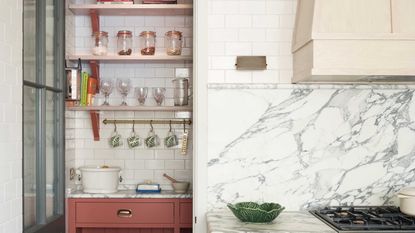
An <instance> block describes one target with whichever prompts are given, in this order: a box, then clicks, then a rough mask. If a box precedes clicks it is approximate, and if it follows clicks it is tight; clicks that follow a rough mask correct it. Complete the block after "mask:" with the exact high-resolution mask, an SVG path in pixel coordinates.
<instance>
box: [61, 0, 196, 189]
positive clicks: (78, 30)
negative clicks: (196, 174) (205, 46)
mask: <svg viewBox="0 0 415 233" xmlns="http://www.w3.org/2000/svg"><path fill="white" fill-rule="evenodd" d="M179 2H180V3H192V1H191V0H181V1H180V0H179ZM76 3H78V4H79V3H94V1H82V0H81V1H76ZM100 20H101V21H100V24H101V30H103V31H107V32H108V33H109V52H110V53H115V52H116V51H115V50H116V33H117V31H118V30H131V31H133V34H134V40H133V47H134V49H133V53H139V52H140V50H139V48H138V46H139V39H138V35H139V34H140V32H141V31H146V30H151V31H156V33H157V42H156V53H164V51H165V48H164V34H165V33H166V32H167V31H170V30H178V31H182V32H183V36H184V46H185V48H184V50H183V54H184V55H192V44H193V43H192V36H193V35H192V33H193V32H192V21H193V17H192V16H104V17H101V19H100ZM73 21H74V25H73V26H71V28H72V30H73V31H74V33H73V34H74V38H75V47H74V48H73V51H74V52H75V53H78V54H85V53H89V52H90V43H91V23H90V18H89V17H87V16H74V20H73ZM69 30H70V29H68V28H67V31H69ZM67 36H72V37H73V35H71V33H67ZM84 67H85V70H87V71H89V67H88V66H87V64H86V63H85V65H84ZM182 67H187V68H189V69H192V62H171V63H164V62H154V63H129V64H122V63H114V64H111V63H105V64H101V78H108V79H112V80H114V81H115V80H116V79H117V78H130V79H131V81H132V86H133V87H148V88H149V94H148V97H147V100H146V105H147V106H155V105H156V102H155V100H154V99H153V95H152V94H151V88H153V87H166V89H167V91H166V99H165V101H164V103H163V105H164V106H173V105H174V102H173V85H172V80H173V79H174V76H175V68H182ZM95 101H96V102H95V104H96V105H100V104H101V103H102V102H103V96H102V95H100V94H98V95H97V98H96V99H95ZM120 103H121V95H120V94H119V93H118V92H117V90H116V89H114V91H113V93H112V94H111V96H110V104H111V105H119V104H120ZM127 103H128V104H129V105H138V101H137V99H136V98H135V94H134V90H131V92H130V94H129V95H128V98H127ZM174 117H175V114H174V113H173V112H157V111H154V112H153V111H151V112H101V115H100V119H101V121H102V120H103V119H105V118H108V119H114V118H115V119H173V118H174ZM189 127H190V128H191V126H187V128H188V129H189ZM117 129H118V132H119V133H120V134H121V135H122V141H123V145H122V146H121V147H120V148H116V149H114V148H111V147H110V145H109V142H108V140H109V138H110V137H111V135H112V133H113V131H114V126H113V125H104V124H102V123H101V124H100V136H101V140H100V141H94V140H93V135H92V126H91V123H90V118H89V114H88V113H87V112H73V111H67V113H66V141H67V143H66V146H67V154H66V157H67V158H66V160H67V172H68V169H70V168H79V167H81V166H89V165H91V166H99V165H104V164H105V165H111V166H119V167H121V168H122V176H123V178H124V179H123V182H122V184H125V185H135V184H137V183H142V182H145V181H147V180H151V181H154V182H158V183H160V184H161V186H162V188H163V189H165V190H171V189H172V187H171V185H170V182H169V181H168V180H167V179H165V178H164V177H163V176H162V175H163V173H168V174H169V175H171V176H173V177H175V178H177V179H180V180H184V181H190V182H191V181H192V166H191V164H192V140H190V141H189V150H188V154H187V155H185V156H183V155H181V154H180V148H179V146H177V147H175V148H172V149H170V148H166V147H165V146H164V141H163V140H164V138H165V137H166V136H167V133H168V131H169V125H154V130H155V132H156V134H157V135H158V136H159V137H160V142H161V145H160V146H158V147H156V148H151V149H149V148H146V147H145V146H144V144H143V139H144V138H145V137H147V135H148V132H149V130H150V126H149V125H136V126H135V130H136V131H137V133H138V135H139V137H140V139H141V146H139V147H138V148H135V149H129V148H128V145H127V142H126V138H127V137H129V136H130V135H131V131H132V125H117ZM173 130H174V132H175V133H176V135H177V137H178V139H181V136H182V134H183V125H173ZM179 141H180V140H179ZM79 183H80V182H79V181H77V180H75V181H69V180H67V184H68V187H74V184H79Z"/></svg>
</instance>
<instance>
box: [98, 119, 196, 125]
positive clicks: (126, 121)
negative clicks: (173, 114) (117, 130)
mask: <svg viewBox="0 0 415 233" xmlns="http://www.w3.org/2000/svg"><path fill="white" fill-rule="evenodd" d="M102 123H104V124H105V125H106V124H133V123H134V124H150V123H151V124H153V125H157V124H158V125H163V124H164V125H168V124H174V125H183V124H186V125H191V124H192V120H190V119H183V120H177V119H175V120H136V119H131V120H112V119H111V120H109V119H105V120H103V121H102Z"/></svg>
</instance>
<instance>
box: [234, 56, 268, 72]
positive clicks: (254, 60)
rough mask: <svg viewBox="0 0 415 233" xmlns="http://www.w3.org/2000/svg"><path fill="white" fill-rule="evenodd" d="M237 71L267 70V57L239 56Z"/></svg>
mask: <svg viewBox="0 0 415 233" xmlns="http://www.w3.org/2000/svg"><path fill="white" fill-rule="evenodd" d="M235 65H236V69H237V70H266V69H267V57H266V56H238V57H237V58H236V64H235Z"/></svg>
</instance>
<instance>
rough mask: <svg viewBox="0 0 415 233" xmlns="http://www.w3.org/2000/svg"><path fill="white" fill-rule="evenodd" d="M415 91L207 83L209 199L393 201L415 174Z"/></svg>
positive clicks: (303, 205) (298, 206) (294, 205)
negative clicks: (231, 86) (229, 86)
mask: <svg viewBox="0 0 415 233" xmlns="http://www.w3.org/2000/svg"><path fill="white" fill-rule="evenodd" d="M414 120H415V100H414V90H413V89H405V88H400V89H387V88H381V89H370V88H359V87H357V88H348V89H335V88H314V89H307V88H295V89H287V88H284V89H278V88H268V89H255V88H253V89H226V88H214V89H210V90H209V158H208V199H209V200H208V204H209V208H210V209H214V208H216V207H223V206H224V205H225V203H228V202H238V201H247V200H249V201H274V202H279V203H281V204H282V205H284V206H286V207H287V210H302V209H309V208H314V207H316V206H324V205H339V204H344V203H348V204H352V203H353V204H354V205H382V204H394V203H395V201H396V198H395V193H396V192H397V191H398V190H399V189H400V188H402V187H404V186H408V185H411V184H412V185H413V184H414V181H415V180H414V178H415V172H414V171H415V155H414V146H415V124H414V123H415V122H414Z"/></svg>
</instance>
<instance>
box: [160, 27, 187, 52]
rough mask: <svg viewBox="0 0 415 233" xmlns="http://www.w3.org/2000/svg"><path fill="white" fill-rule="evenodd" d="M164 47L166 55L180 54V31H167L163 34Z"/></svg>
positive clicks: (181, 42)
mask: <svg viewBox="0 0 415 233" xmlns="http://www.w3.org/2000/svg"><path fill="white" fill-rule="evenodd" d="M164 41H165V47H166V53H167V55H181V54H182V44H183V41H182V33H181V32H179V31H168V32H167V33H166V35H165V39H164Z"/></svg>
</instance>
